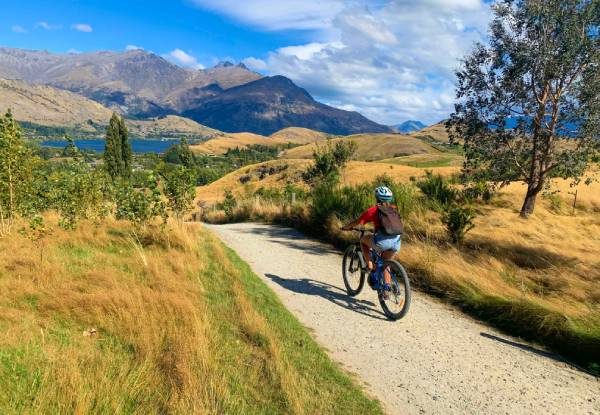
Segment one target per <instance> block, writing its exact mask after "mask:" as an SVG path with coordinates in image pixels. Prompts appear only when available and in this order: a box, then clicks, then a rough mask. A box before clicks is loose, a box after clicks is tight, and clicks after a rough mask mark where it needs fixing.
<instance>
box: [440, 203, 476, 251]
mask: <svg viewBox="0 0 600 415" xmlns="http://www.w3.org/2000/svg"><path fill="white" fill-rule="evenodd" d="M475 216H476V212H475V210H474V209H473V208H472V207H470V206H459V205H452V206H451V207H450V208H449V209H448V210H447V211H446V212H445V213H444V214H443V215H442V222H443V223H444V225H446V230H447V232H448V235H449V236H450V239H451V240H452V243H454V244H457V245H460V244H462V242H463V241H464V240H465V235H466V234H467V232H469V231H470V230H471V229H473V228H474V227H475V224H474V223H473V219H474V218H475Z"/></svg>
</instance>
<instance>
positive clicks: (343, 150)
mask: <svg viewBox="0 0 600 415" xmlns="http://www.w3.org/2000/svg"><path fill="white" fill-rule="evenodd" d="M357 147H358V146H357V144H356V143H355V142H354V141H342V140H340V141H337V142H336V143H335V145H332V143H331V141H328V142H327V144H326V145H325V146H321V145H317V147H316V149H315V151H314V153H313V157H314V164H313V165H312V166H311V167H309V168H308V170H307V171H306V172H305V173H304V180H305V181H307V182H313V181H315V180H317V179H327V180H328V181H329V180H331V181H337V179H338V178H339V176H340V173H341V171H342V170H343V169H344V167H345V166H346V164H347V163H348V162H349V161H350V160H352V159H353V158H354V155H355V154H356V150H357Z"/></svg>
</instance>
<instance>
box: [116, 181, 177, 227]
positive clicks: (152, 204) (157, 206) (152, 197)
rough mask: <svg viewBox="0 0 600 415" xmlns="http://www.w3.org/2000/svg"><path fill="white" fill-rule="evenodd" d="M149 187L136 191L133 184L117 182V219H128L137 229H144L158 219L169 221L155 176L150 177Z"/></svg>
mask: <svg viewBox="0 0 600 415" xmlns="http://www.w3.org/2000/svg"><path fill="white" fill-rule="evenodd" d="M147 184H148V187H144V188H141V189H135V188H133V186H132V185H131V182H129V181H126V180H121V181H119V182H117V184H116V185H115V186H116V190H115V202H116V212H115V216H116V218H117V219H126V220H129V221H130V222H132V223H133V224H134V225H136V226H137V227H142V226H145V225H147V224H148V223H150V222H151V221H153V220H154V219H156V218H159V217H160V218H162V219H163V222H164V221H166V220H167V210H166V206H165V203H164V201H163V198H162V194H161V192H160V188H159V186H158V180H157V178H156V176H155V175H154V174H149V175H148V181H147Z"/></svg>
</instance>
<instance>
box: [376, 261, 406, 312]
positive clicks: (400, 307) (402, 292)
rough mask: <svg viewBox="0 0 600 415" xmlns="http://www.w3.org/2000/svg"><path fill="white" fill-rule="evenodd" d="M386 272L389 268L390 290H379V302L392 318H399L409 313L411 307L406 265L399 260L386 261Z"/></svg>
mask: <svg viewBox="0 0 600 415" xmlns="http://www.w3.org/2000/svg"><path fill="white" fill-rule="evenodd" d="M383 269H384V272H385V270H387V271H388V272H389V274H390V277H391V282H390V287H391V290H390V291H386V290H383V289H380V290H379V291H378V296H379V303H380V304H381V308H382V309H383V312H384V313H385V315H386V316H387V318H389V319H390V320H399V319H401V318H402V317H404V316H405V315H406V313H408V309H409V308H410V299H411V292H410V282H409V281H408V275H406V271H405V270H404V267H403V266H402V265H400V263H399V262H398V261H393V260H390V261H385V262H384V264H383Z"/></svg>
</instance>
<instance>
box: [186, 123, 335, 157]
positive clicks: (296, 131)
mask: <svg viewBox="0 0 600 415" xmlns="http://www.w3.org/2000/svg"><path fill="white" fill-rule="evenodd" d="M326 138H327V134H324V133H321V132H319V131H313V130H309V129H307V128H296V127H289V128H285V129H283V130H280V131H277V132H276V133H274V134H271V136H269V137H266V136H264V135H259V134H253V133H230V134H223V133H220V134H219V135H217V136H215V137H214V138H211V139H210V140H207V141H205V142H203V143H200V144H196V145H192V146H190V148H191V149H192V151H193V152H194V153H197V154H223V153H225V152H227V150H229V149H233V148H247V147H249V146H253V145H263V146H279V145H284V144H306V143H312V142H316V141H322V140H325V139H326Z"/></svg>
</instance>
